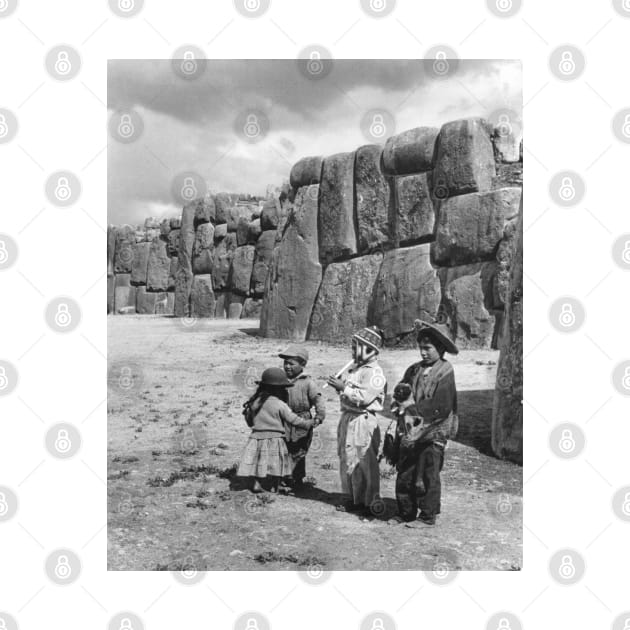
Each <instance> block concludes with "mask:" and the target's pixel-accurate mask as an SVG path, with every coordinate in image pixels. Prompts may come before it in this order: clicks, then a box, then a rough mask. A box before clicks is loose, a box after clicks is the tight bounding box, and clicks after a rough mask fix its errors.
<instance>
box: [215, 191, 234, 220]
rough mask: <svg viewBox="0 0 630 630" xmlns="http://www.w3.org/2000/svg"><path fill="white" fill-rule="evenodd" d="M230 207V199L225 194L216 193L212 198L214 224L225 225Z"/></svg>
mask: <svg viewBox="0 0 630 630" xmlns="http://www.w3.org/2000/svg"><path fill="white" fill-rule="evenodd" d="M231 207H232V199H231V198H230V195H228V194H227V193H224V192H221V193H217V194H216V195H215V197H214V213H215V219H214V220H215V223H216V224H217V225H219V224H221V223H227V221H228V215H229V212H230V208H231Z"/></svg>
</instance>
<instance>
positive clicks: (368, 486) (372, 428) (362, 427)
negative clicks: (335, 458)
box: [337, 411, 381, 507]
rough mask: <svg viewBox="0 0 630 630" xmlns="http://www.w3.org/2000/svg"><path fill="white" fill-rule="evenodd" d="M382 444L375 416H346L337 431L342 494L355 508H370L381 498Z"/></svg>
mask: <svg viewBox="0 0 630 630" xmlns="http://www.w3.org/2000/svg"><path fill="white" fill-rule="evenodd" d="M380 443H381V431H380V428H379V426H378V423H377V421H376V416H375V415H374V414H372V413H368V412H364V413H357V412H354V411H344V412H343V413H342V415H341V418H340V419H339V425H338V427H337V452H338V454H339V474H340V477H341V490H342V492H343V493H344V494H347V495H348V496H349V497H350V499H351V500H352V502H353V503H354V504H355V505H364V506H366V507H369V506H370V505H371V504H372V502H373V501H374V500H375V499H377V498H378V497H379V492H380V475H379V465H378V459H377V457H378V449H379V446H380Z"/></svg>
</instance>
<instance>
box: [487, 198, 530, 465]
mask: <svg viewBox="0 0 630 630" xmlns="http://www.w3.org/2000/svg"><path fill="white" fill-rule="evenodd" d="M508 296H509V297H508V301H507V303H506V306H505V314H506V318H505V322H506V324H505V330H504V334H503V336H502V347H501V354H500V356H499V365H498V368H497V385H496V390H495V395H494V409H493V414H492V450H493V451H494V453H495V454H496V455H497V456H498V457H503V458H506V459H510V460H512V461H515V462H517V463H519V464H522V463H523V404H522V400H523V213H522V204H521V214H520V217H519V220H518V225H517V226H516V243H515V251H514V256H513V259H512V266H511V269H510V283H509V289H508Z"/></svg>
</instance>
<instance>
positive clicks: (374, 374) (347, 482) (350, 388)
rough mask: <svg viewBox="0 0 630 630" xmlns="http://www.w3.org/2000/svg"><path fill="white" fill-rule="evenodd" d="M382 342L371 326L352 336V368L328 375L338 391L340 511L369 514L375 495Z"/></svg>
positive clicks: (377, 488)
mask: <svg viewBox="0 0 630 630" xmlns="http://www.w3.org/2000/svg"><path fill="white" fill-rule="evenodd" d="M382 345H383V336H382V332H381V331H380V330H379V329H378V328H376V327H374V326H372V327H370V328H363V329H362V330H359V331H358V332H356V333H354V335H353V336H352V358H353V360H354V363H355V367H352V368H350V369H349V370H348V374H347V376H346V378H345V380H344V379H341V378H338V377H336V376H329V377H328V384H329V385H331V386H332V387H334V388H335V389H336V390H337V391H338V392H339V394H340V396H339V401H340V404H341V412H342V413H341V418H340V420H339V426H338V428H337V451H338V454H339V464H340V465H339V473H340V476H341V489H342V492H343V493H344V494H345V495H347V497H348V500H347V501H346V502H345V503H344V504H343V505H340V506H338V507H337V509H338V510H340V511H353V512H354V511H359V512H364V513H366V514H367V513H369V509H370V506H372V505H373V503H374V501H375V500H376V499H378V498H379V492H380V474H379V465H378V457H377V456H378V450H379V446H380V442H381V433H380V429H379V426H378V423H377V421H376V412H377V411H381V410H382V409H383V401H384V399H385V392H386V390H387V381H386V380H385V375H384V374H383V370H382V369H381V367H380V366H379V364H378V363H377V361H376V358H377V356H378V353H379V351H380V348H381V347H382Z"/></svg>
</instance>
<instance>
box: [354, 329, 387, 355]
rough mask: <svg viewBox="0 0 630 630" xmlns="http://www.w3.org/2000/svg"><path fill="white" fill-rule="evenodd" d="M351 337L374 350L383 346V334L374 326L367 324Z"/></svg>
mask: <svg viewBox="0 0 630 630" xmlns="http://www.w3.org/2000/svg"><path fill="white" fill-rule="evenodd" d="M352 338H353V339H356V340H357V341H360V342H361V343H364V344H366V345H368V346H370V347H371V348H374V350H377V351H378V350H380V349H381V348H382V347H383V336H382V334H381V331H380V330H379V329H378V328H377V327H376V326H368V327H367V328H362V329H361V330H358V331H357V332H355V333H354V335H352Z"/></svg>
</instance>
